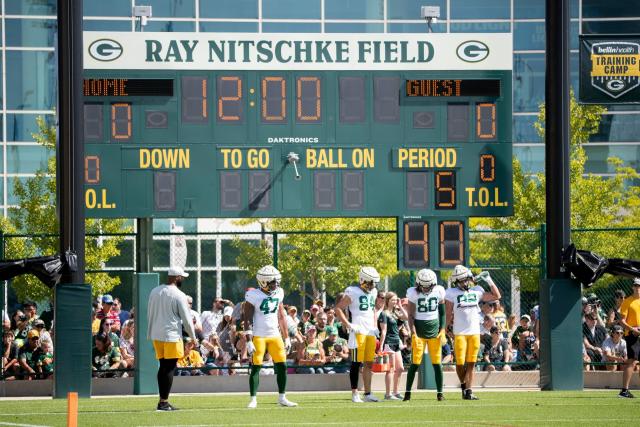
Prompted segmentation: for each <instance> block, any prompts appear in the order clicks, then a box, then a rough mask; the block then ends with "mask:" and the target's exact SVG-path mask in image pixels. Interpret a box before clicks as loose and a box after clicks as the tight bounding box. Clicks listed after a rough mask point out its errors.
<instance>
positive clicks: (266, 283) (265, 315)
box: [243, 265, 298, 408]
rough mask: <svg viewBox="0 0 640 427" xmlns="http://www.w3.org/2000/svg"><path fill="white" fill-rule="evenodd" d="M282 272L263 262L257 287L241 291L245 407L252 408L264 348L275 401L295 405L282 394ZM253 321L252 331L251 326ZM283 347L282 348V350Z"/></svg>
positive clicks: (285, 333)
mask: <svg viewBox="0 0 640 427" xmlns="http://www.w3.org/2000/svg"><path fill="white" fill-rule="evenodd" d="M281 278H282V276H281V275H280V272H279V271H278V269H277V268H275V267H274V266H272V265H266V266H264V267H262V268H261V269H260V270H258V273H257V274H256V280H257V281H258V285H259V287H260V289H251V290H249V291H247V293H246V294H245V304H244V308H243V310H244V312H243V322H244V330H245V331H246V332H245V335H246V336H247V350H248V353H249V355H251V356H252V366H251V374H250V375H249V392H250V394H251V400H250V401H249V405H248V406H247V407H248V408H256V407H257V406H258V401H257V398H256V395H257V393H258V385H259V382H260V368H261V367H262V360H263V358H264V353H265V351H268V352H269V354H270V355H271V357H272V358H273V366H274V369H275V371H276V376H277V382H278V393H280V396H279V398H278V403H279V404H280V405H281V406H298V404H297V403H294V402H290V401H289V400H287V398H286V397H285V390H286V387H287V366H286V364H285V361H286V359H287V351H288V350H289V349H290V348H291V341H290V340H289V333H288V330H287V320H286V313H285V311H284V307H283V305H282V301H283V300H284V291H283V290H282V288H280V279H281ZM251 324H253V331H252V330H251ZM285 347H286V350H285Z"/></svg>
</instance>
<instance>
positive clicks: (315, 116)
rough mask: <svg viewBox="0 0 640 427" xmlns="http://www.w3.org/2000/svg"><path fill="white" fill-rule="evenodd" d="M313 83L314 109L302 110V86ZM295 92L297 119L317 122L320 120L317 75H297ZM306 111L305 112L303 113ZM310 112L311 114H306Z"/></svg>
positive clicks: (318, 81) (318, 80)
mask: <svg viewBox="0 0 640 427" xmlns="http://www.w3.org/2000/svg"><path fill="white" fill-rule="evenodd" d="M309 83H310V84H315V99H316V102H315V111H313V112H309V111H302V110H303V108H302V86H303V85H304V84H309ZM297 86H298V87H297V89H298V90H297V94H296V100H297V103H296V106H297V108H296V116H297V118H298V120H300V121H304V122H317V121H318V120H320V79H319V78H318V77H298V84H297ZM305 113H307V114H305ZM308 113H312V114H308Z"/></svg>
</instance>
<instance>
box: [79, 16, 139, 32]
mask: <svg viewBox="0 0 640 427" xmlns="http://www.w3.org/2000/svg"><path fill="white" fill-rule="evenodd" d="M82 28H84V30H85V31H131V21H103V20H99V21H98V20H89V19H85V20H84V23H83V25H82Z"/></svg>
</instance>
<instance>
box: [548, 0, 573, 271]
mask: <svg viewBox="0 0 640 427" xmlns="http://www.w3.org/2000/svg"><path fill="white" fill-rule="evenodd" d="M546 8H547V9H546V37H547V45H546V78H545V83H546V87H545V103H546V128H545V174H546V197H547V198H546V209H547V212H546V219H547V236H546V237H547V277H548V278H549V279H560V278H567V277H568V273H566V272H564V271H562V270H563V269H562V265H561V257H562V251H563V249H564V248H566V247H567V246H568V245H569V243H570V241H571V233H570V230H571V206H570V200H571V199H570V183H569V127H570V126H569V125H570V123H569V85H570V80H569V32H570V28H569V0H546Z"/></svg>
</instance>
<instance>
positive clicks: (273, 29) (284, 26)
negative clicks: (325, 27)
mask: <svg viewBox="0 0 640 427" xmlns="http://www.w3.org/2000/svg"><path fill="white" fill-rule="evenodd" d="M320 30H321V28H320V23H317V24H316V23H300V22H265V23H263V24H262V31H263V32H265V33H319V32H320Z"/></svg>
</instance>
